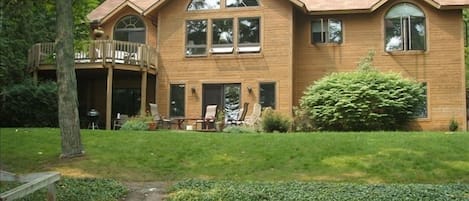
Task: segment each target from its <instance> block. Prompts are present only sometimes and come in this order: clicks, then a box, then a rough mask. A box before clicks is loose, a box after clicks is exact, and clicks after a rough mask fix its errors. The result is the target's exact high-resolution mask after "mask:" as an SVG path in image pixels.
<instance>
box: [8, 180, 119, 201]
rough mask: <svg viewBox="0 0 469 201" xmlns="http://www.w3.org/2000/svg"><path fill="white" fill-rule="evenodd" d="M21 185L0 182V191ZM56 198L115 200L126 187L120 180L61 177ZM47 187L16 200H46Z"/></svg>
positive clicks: (68, 199)
mask: <svg viewBox="0 0 469 201" xmlns="http://www.w3.org/2000/svg"><path fill="white" fill-rule="evenodd" d="M19 185H21V184H20V183H16V182H0V193H3V192H6V191H8V190H10V189H13V188H15V187H17V186H19ZM56 188H57V194H56V195H57V200H67V201H84V200H87V201H92V200H93V201H94V200H96V201H113V200H115V201H117V200H119V199H120V198H122V197H123V196H124V195H125V194H126V192H127V189H126V187H125V186H123V185H122V184H121V183H120V182H117V181H115V180H112V179H96V178H67V177H65V178H61V179H60V181H58V182H57V183H56ZM46 195H47V189H46V188H44V189H41V190H39V191H36V192H34V193H32V194H30V195H28V196H25V197H23V198H22V199H19V200H18V201H35V200H46V198H47V196H46Z"/></svg>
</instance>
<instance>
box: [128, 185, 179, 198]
mask: <svg viewBox="0 0 469 201" xmlns="http://www.w3.org/2000/svg"><path fill="white" fill-rule="evenodd" d="M123 183H124V184H125V185H126V186H127V188H128V189H129V193H128V194H127V196H126V197H125V199H123V201H160V200H164V199H165V198H166V191H167V189H168V187H169V186H170V185H171V184H170V183H168V182H123Z"/></svg>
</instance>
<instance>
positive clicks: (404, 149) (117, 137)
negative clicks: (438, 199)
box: [0, 128, 469, 183]
mask: <svg viewBox="0 0 469 201" xmlns="http://www.w3.org/2000/svg"><path fill="white" fill-rule="evenodd" d="M82 139H83V143H84V146H85V151H86V156H85V157H82V158H77V159H72V160H63V161H61V160H59V159H58V156H59V155H60V134H59V130H58V129H33V128H31V129H30V128H19V129H18V130H16V129H14V128H0V167H1V168H3V169H6V170H8V171H12V172H18V173H23V172H36V171H46V170H47V171H49V170H55V171H61V172H62V173H63V174H64V175H70V176H91V177H104V178H115V179H119V180H123V181H152V180H160V181H166V180H168V181H169V180H170V181H175V180H182V179H184V178H199V179H213V180H234V181H321V182H354V183H469V134H467V133H455V134H445V133H443V132H430V133H429V132H426V133H424V132H415V133H411V132H395V133H393V132H383V133H381V132H375V133H295V134H222V133H198V132H177V131H153V132H122V131H102V130H96V131H92V130H82Z"/></svg>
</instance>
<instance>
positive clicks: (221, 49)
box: [210, 18, 236, 54]
mask: <svg viewBox="0 0 469 201" xmlns="http://www.w3.org/2000/svg"><path fill="white" fill-rule="evenodd" d="M219 20H220V21H221V20H231V43H227V44H219V43H215V36H216V34H215V30H214V28H215V27H214V26H215V25H216V23H214V22H215V21H219ZM210 24H211V26H210V27H211V48H210V53H212V54H231V53H233V50H234V41H235V38H234V36H233V35H234V33H235V32H236V30H235V29H234V18H216V19H212V20H211V22H210Z"/></svg>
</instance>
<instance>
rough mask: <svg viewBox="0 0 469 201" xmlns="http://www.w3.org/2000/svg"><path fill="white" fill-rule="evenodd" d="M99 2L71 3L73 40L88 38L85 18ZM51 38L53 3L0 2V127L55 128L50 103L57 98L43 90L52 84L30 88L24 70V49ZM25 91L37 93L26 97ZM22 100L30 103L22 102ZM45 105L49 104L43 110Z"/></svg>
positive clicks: (53, 108)
mask: <svg viewBox="0 0 469 201" xmlns="http://www.w3.org/2000/svg"><path fill="white" fill-rule="evenodd" d="M99 2H100V0H74V1H73V12H74V23H75V32H74V35H75V40H83V39H87V38H88V37H89V22H88V21H87V19H86V15H87V14H88V13H89V12H90V11H91V10H92V9H93V8H95V7H96V6H97V5H98V3H99ZM55 35H56V11H55V1H54V0H34V1H31V0H11V1H0V98H1V108H0V110H2V117H1V118H2V122H1V123H0V124H1V126H21V125H25V126H55V125H56V124H57V123H56V121H57V120H56V119H57V112H56V110H57V109H56V108H57V102H56V101H52V100H51V99H57V93H56V92H54V93H55V96H52V95H53V94H52V91H50V90H49V91H48V90H46V91H47V92H46V91H44V90H45V88H48V87H50V86H51V85H52V84H50V83H46V84H45V85H43V86H38V89H34V85H31V84H29V83H28V82H29V81H27V80H29V77H30V76H29V71H28V69H26V65H27V57H28V49H29V48H31V46H32V45H33V44H35V43H39V42H51V41H54V40H55ZM25 80H26V81H25ZM25 82H26V83H28V84H25ZM10 88H13V89H10ZM21 90H24V91H21ZM28 91H34V93H39V94H33V95H31V96H28V95H27V93H28ZM15 93H17V94H20V95H21V97H23V98H24V99H20V100H18V98H15V97H13V96H12V94H15ZM40 93H45V94H42V95H41V94H40ZM26 100H28V101H30V103H29V104H27V103H25V101H26ZM10 101H16V102H10ZM45 103H47V104H49V105H46V107H44V104H45ZM40 107H43V108H40ZM4 112H7V113H4ZM45 112H50V113H45ZM52 115H56V117H54V118H53V119H54V120H52ZM42 118H44V119H42ZM3 119H5V120H3ZM19 121H24V122H19ZM8 123H10V124H8Z"/></svg>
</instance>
